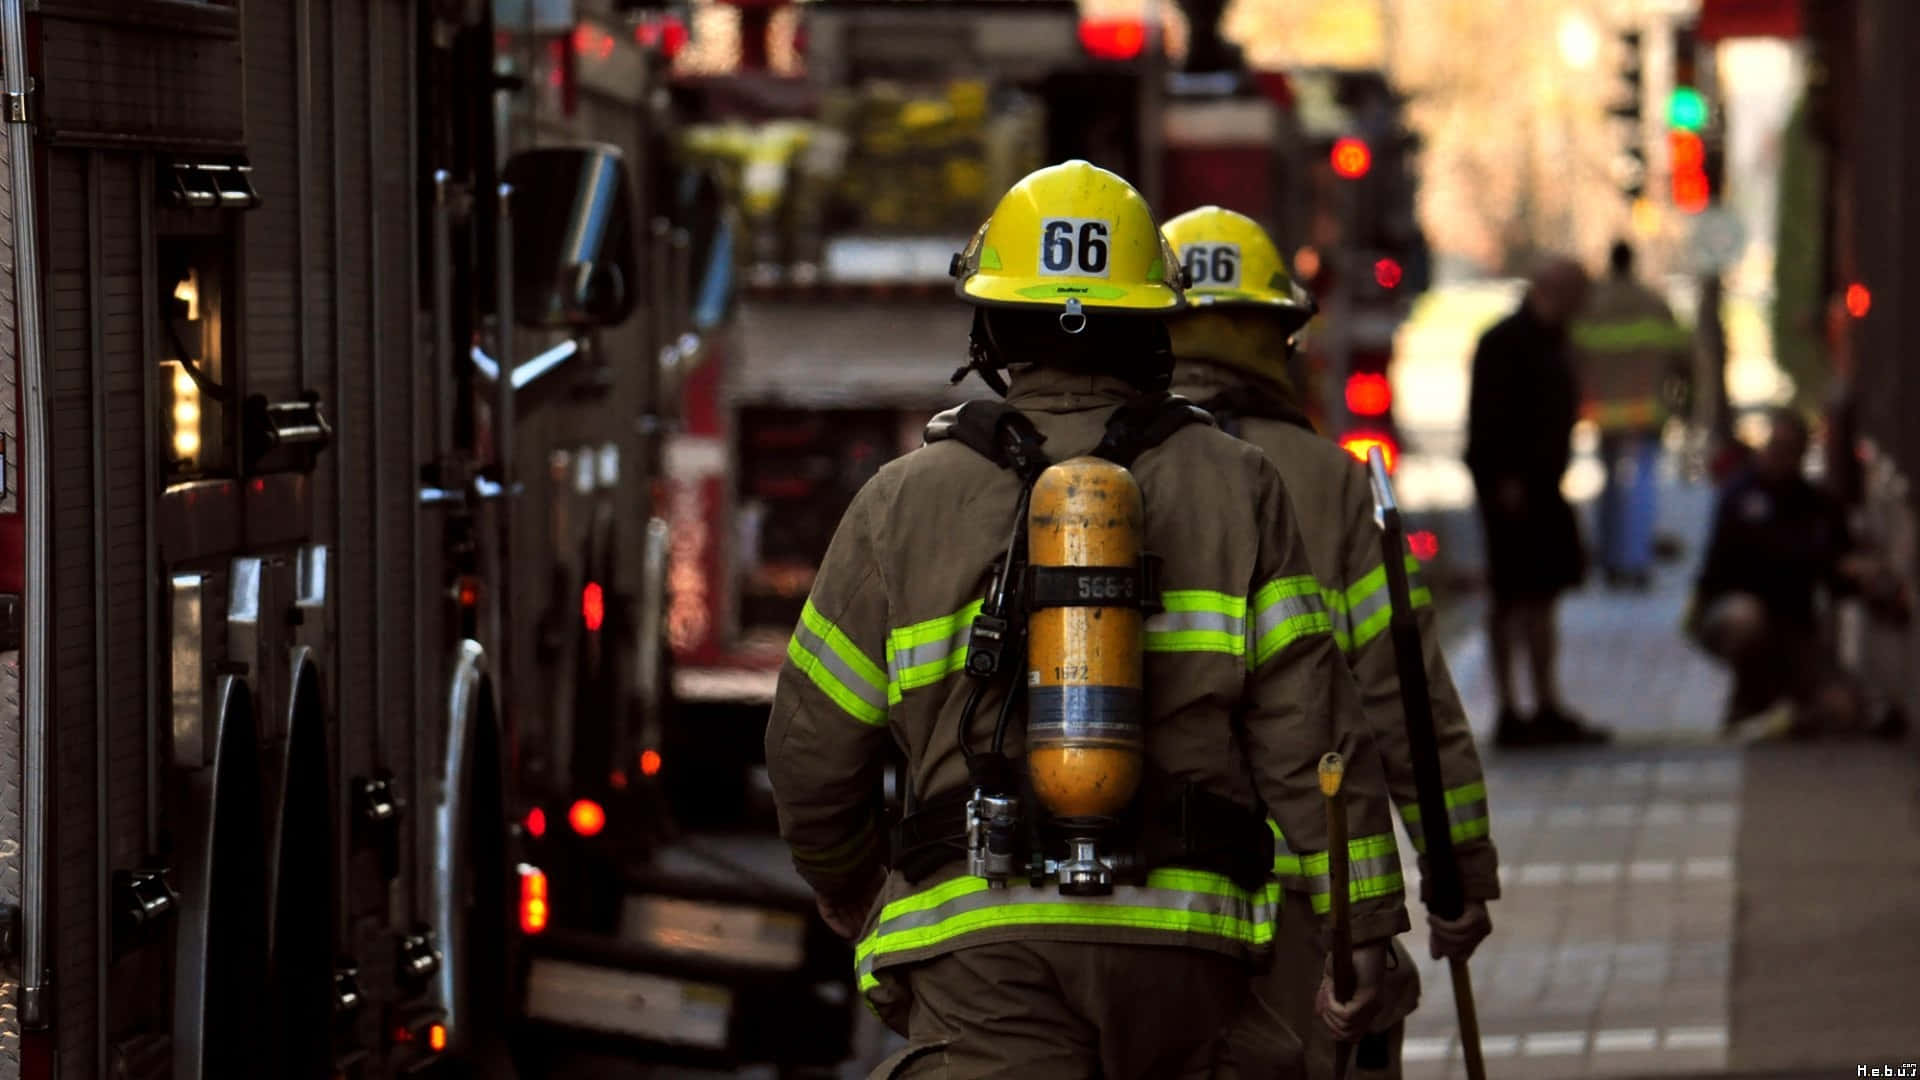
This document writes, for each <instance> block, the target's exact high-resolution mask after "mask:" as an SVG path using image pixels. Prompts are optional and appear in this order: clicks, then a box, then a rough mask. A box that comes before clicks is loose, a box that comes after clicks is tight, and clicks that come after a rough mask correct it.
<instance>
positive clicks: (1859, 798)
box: [1406, 476, 1920, 1078]
mask: <svg viewBox="0 0 1920 1080" xmlns="http://www.w3.org/2000/svg"><path fill="white" fill-rule="evenodd" d="M1668 480H1669V483H1672V478H1671V476H1669V478H1668ZM1710 502H1711V494H1710V492H1708V491H1707V490H1705V489H1702V488H1679V487H1669V488H1668V490H1667V492H1666V495H1665V499H1664V503H1663V526H1664V527H1665V528H1666V529H1668V530H1671V531H1673V532H1676V533H1678V534H1680V535H1681V536H1683V537H1685V538H1686V539H1687V541H1688V552H1687V555H1686V556H1685V557H1684V558H1683V559H1682V561H1681V562H1680V563H1679V564H1677V565H1671V566H1666V567H1663V568H1662V569H1661V571H1660V574H1659V578H1658V581H1657V583H1656V586H1655V588H1654V590H1653V591H1652V592H1651V593H1650V594H1632V593H1609V592H1605V591H1602V590H1600V589H1598V588H1592V587H1590V588H1589V589H1587V590H1585V591H1582V592H1580V593H1577V594H1574V595H1573V596H1572V597H1570V598H1569V600H1568V602H1567V603H1566V604H1565V605H1564V607H1563V609H1562V612H1561V617H1560V627H1561V635H1562V661H1561V671H1562V677H1563V680H1564V684H1565V692H1566V695H1567V697H1568V699H1569V701H1570V702H1571V703H1573V704H1574V705H1575V707H1577V708H1579V709H1581V710H1582V711H1584V712H1585V713H1586V714H1587V715H1588V716H1589V717H1590V718H1591V719H1593V720H1594V721H1596V722H1599V723H1603V724H1606V725H1608V726H1611V727H1613V728H1614V729H1615V731H1616V735H1617V741H1616V744H1615V745H1614V746H1610V747H1606V748H1599V749H1592V750H1564V751H1553V752H1538V751H1534V752H1521V753H1514V752H1508V753H1501V752H1499V751H1496V750H1493V749H1492V746H1491V738H1490V736H1491V732H1490V730H1488V728H1489V726H1490V724H1491V721H1492V718H1493V715H1494V702H1493V693H1492V686H1491V682H1490V677H1489V672H1488V670H1487V665H1486V657H1485V651H1484V646H1483V644H1482V640H1481V638H1480V635H1479V634H1478V632H1477V628H1474V630H1473V632H1470V633H1468V634H1467V635H1466V636H1465V637H1463V638H1462V639H1460V640H1458V641H1457V642H1456V644H1455V645H1454V646H1453V647H1452V648H1451V649H1450V657H1451V664H1452V667H1453V671H1454V675H1455V678H1456V680H1457V681H1458V683H1459V685H1460V688H1461V692H1462V694H1463V696H1464V697H1465V698H1466V700H1467V705H1468V712H1469V714H1470V715H1471V716H1473V717H1474V720H1475V723H1476V725H1478V726H1477V728H1476V733H1477V734H1478V735H1480V737H1481V745H1482V748H1483V750H1482V752H1483V756H1484V759H1485V761H1486V764H1487V768H1488V788H1489V794H1490V797H1491V798H1490V801H1491V806H1492V812H1493V821H1494V825H1493V835H1494V837H1495V840H1496V842H1497V843H1498V844H1499V846H1500V850H1501V855H1502V860H1503V866H1502V873H1501V877H1502V888H1503V891H1504V893H1505V896H1504V898H1503V899H1502V900H1501V901H1500V902H1499V903H1497V904H1496V905H1495V906H1494V909H1493V910H1494V922H1495V928H1496V929H1495V934H1494V936H1493V937H1492V938H1491V939H1490V940H1489V941H1488V943H1487V944H1486V945H1485V946H1483V948H1482V950H1481V952H1480V953H1479V954H1478V955H1477V956H1476V958H1475V960H1474V963H1473V974H1474V983H1475V988H1476V991H1477V993H1476V996H1477V998H1478V1001H1479V1015H1480V1027H1481V1032H1482V1048H1483V1052H1484V1054H1485V1057H1486V1059H1487V1065H1488V1075H1489V1076H1495V1077H1526V1078H1549V1077H1561V1076H1629V1075H1690V1074H1698V1073H1715V1072H1721V1071H1723V1070H1740V1071H1744V1070H1747V1069H1753V1068H1760V1067H1768V1068H1779V1067H1785V1066H1806V1067H1817V1068H1818V1067H1845V1068H1846V1069H1847V1071H1846V1073H1845V1075H1853V1073H1852V1066H1853V1065H1855V1064H1862V1063H1873V1062H1877V1061H1882V1060H1884V1059H1895V1058H1897V1059H1898V1060H1900V1061H1903V1062H1904V1061H1908V1060H1912V1059H1913V1058H1914V1057H1915V1055H1916V1054H1920V1024H1916V1023H1914V1022H1913V1021H1912V1017H1913V1015H1914V1013H1913V1010H1912V1008H1911V1003H1912V1002H1913V1000H1915V998H1914V990H1913V987H1914V986H1915V985H1916V984H1920V951H1916V949H1915V948H1914V947H1913V946H1911V945H1909V944H1906V943H1907V942H1910V941H1911V940H1912V938H1913V930H1914V928H1915V922H1916V918H1917V916H1916V915H1914V914H1902V915H1898V916H1891V917H1890V916H1889V915H1888V914H1887V913H1888V912H1891V911H1894V910H1900V909H1901V907H1900V902H1899V901H1898V900H1897V899H1895V898H1894V897H1896V896H1897V895H1898V893H1899V891H1900V890H1904V891H1905V892H1906V894H1907V895H1908V896H1911V890H1912V888H1913V886H1914V882H1915V881H1916V880H1920V878H1916V875H1915V874H1914V873H1913V872H1912V871H1913V868H1915V867H1916V866H1917V865H1920V830H1916V826H1915V821H1914V816H1913V814H1912V813H1911V812H1910V810H1909V809H1906V808H1910V806H1911V796H1912V792H1913V791H1914V785H1915V780H1914V776H1915V770H1914V768H1913V757H1912V754H1911V751H1910V750H1902V749H1896V748H1894V747H1889V746H1887V745H1886V744H1881V743H1865V742H1852V743H1822V744H1775V745H1770V746H1766V747H1761V748H1756V749H1751V750H1743V749H1742V748H1739V747H1737V746H1733V745H1729V744H1725V743H1722V742H1720V741H1719V740H1718V739H1717V729H1718V718H1719V715H1720V707H1721V701H1722V695H1723V694H1724V692H1725V681H1724V677H1723V676H1722V675H1721V674H1720V673H1719V672H1718V671H1717V670H1716V669H1715V668H1713V667H1712V666H1711V665H1709V664H1708V663H1707V662H1706V661H1705V660H1704V659H1703V658H1702V657H1701V655H1700V654H1699V653H1697V652H1696V651H1694V650H1693V649H1692V648H1691V647H1690V646H1688V645H1687V644H1686V643H1685V642H1684V641H1683V640H1682V639H1681V637H1680V636H1679V634H1678V632H1677V626H1678V623H1679V620H1680V616H1681V612H1682V610H1683V607H1684V605H1685V603H1686V599H1687V590H1688V587H1689V583H1690V579H1691V576H1692V572H1693V564H1694V561H1695V559H1696V558H1697V555H1698V551H1699V545H1700V542H1701V540H1702V539H1703V537H1702V536H1701V535H1700V534H1701V532H1702V531H1703V529H1704V525H1705V521H1706V516H1707V512H1708V509H1709V506H1710ZM1761 777H1764V781H1762V780H1761ZM1849 778H1850V779H1852V780H1854V781H1855V783H1853V784H1852V785H1849V784H1848V783H1847V780H1848V779H1849ZM1862 804H1864V807H1863V808H1862ZM1856 808H1860V809H1856ZM1842 816H1851V817H1857V818H1862V819H1863V820H1860V821H1859V825H1858V831H1853V832H1847V831H1843V830H1840V829H1837V828H1834V829H1828V828H1822V827H1820V824H1819V823H1822V822H1824V821H1826V820H1829V819H1830V818H1834V819H1837V818H1840V817H1842ZM1809 817H1810V818H1811V821H1809V820H1807V819H1808V818H1809ZM1783 821H1786V822H1798V825H1799V827H1798V828H1797V829H1795V830H1787V829H1785V828H1783V827H1782V825H1781V823H1782V822H1783ZM1757 823H1763V824H1758V827H1756V825H1757ZM1836 823H1837V822H1836ZM1856 850H1857V851H1858V854H1857V855H1856V854H1854V852H1855V851H1856ZM1889 859H1891V860H1893V863H1894V865H1893V866H1892V867H1887V866H1886V864H1887V861H1888V860H1889ZM1859 865H1864V866H1868V867H1871V868H1873V869H1874V870H1875V871H1877V872H1878V873H1877V874H1876V878H1875V880H1876V881H1877V882H1881V883H1884V884H1885V888H1886V890H1887V891H1888V892H1889V893H1892V894H1893V895H1892V896H1889V897H1887V898H1886V899H1880V900H1875V901H1873V902H1872V904H1871V906H1866V905H1854V904H1851V903H1850V902H1849V901H1847V900H1845V899H1843V897H1844V896H1846V895H1847V894H1848V893H1850V892H1851V889H1850V888H1849V887H1848V886H1846V885H1843V884H1841V882H1843V881H1845V880H1847V879H1846V878H1845V877H1842V876H1839V875H1838V874H1835V873H1833V871H1837V870H1842V869H1849V870H1850V869H1853V868H1855V867H1856V866H1859ZM1882 868H1885V869H1884V871H1883V870H1882ZM1903 868H1904V869H1905V871H1906V872H1905V876H1904V878H1903V879H1902V878H1899V877H1898V876H1897V875H1898V874H1899V873H1900V870H1901V869H1903ZM1823 871H1824V872H1823ZM1810 878H1811V879H1812V880H1809V879H1810ZM1896 881H1898V882H1899V884H1897V885H1896V884H1894V882H1896ZM1796 885H1797V886H1798V888H1797V890H1796V889H1795V888H1794V887H1793V886H1796ZM1912 907H1913V905H1911V904H1910V903H1909V904H1907V905H1906V906H1905V909H1904V910H1906V911H1909V912H1910V911H1911V910H1912ZM1875 913H1877V914H1875ZM1896 927H1897V928H1899V929H1896ZM1870 928H1871V929H1882V930H1887V931H1892V933H1893V935H1894V936H1893V937H1892V938H1891V939H1884V938H1882V937H1881V936H1879V935H1876V934H1872V933H1871V929H1870ZM1423 930H1424V928H1423V927H1422V926H1419V925H1416V929H1415V932H1414V934H1413V935H1412V940H1410V941H1409V947H1410V948H1412V949H1413V950H1414V952H1415V954H1416V956H1418V957H1419V958H1420V959H1421V975H1422V982H1423V985H1424V987H1425V1001H1424V1003H1423V1004H1422V1006H1421V1009H1420V1011H1419V1012H1418V1013H1417V1014H1416V1015H1415V1016H1414V1017H1413V1019H1412V1020H1411V1021H1410V1022H1409V1031H1408V1034H1409V1037H1408V1041H1407V1047H1406V1057H1407V1060H1408V1066H1407V1075H1408V1076H1409V1077H1410V1078H1430V1077H1442V1076H1445V1077H1458V1076H1464V1069H1463V1067H1462V1065H1461V1064H1460V1059H1459V1048H1458V1043H1457V1039H1456V1037H1455V1032H1456V1026H1455V1019H1454V1002H1453V997H1452V990H1451V987H1450V984H1449V978H1448V974H1447V971H1446V968H1445V967H1444V966H1443V965H1441V964H1438V963H1437V962H1434V961H1432V960H1430V959H1427V958H1426V957H1425V948H1426V945H1425V935H1424V932H1423ZM1869 937H1871V939H1872V940H1874V941H1880V940H1891V941H1897V942H1900V944H1897V945H1893V946H1892V947H1890V948H1870V947H1862V946H1863V941H1864V939H1867V938H1869ZM1816 941H1818V942H1827V941H1831V942H1832V944H1833V947H1832V948H1830V949H1822V948H1819V947H1817V946H1816V944H1815V943H1816ZM1849 946H1851V947H1850V948H1849ZM1843 949H1844V950H1846V951H1845V952H1844V953H1842V952H1840V950H1843ZM1888 992H1892V993H1895V994H1899V995H1901V996H1902V997H1903V998H1904V1000H1905V1001H1906V1002H1907V1006H1906V1007H1904V1012H1898V1011H1894V1010H1893V1009H1891V1008H1890V1007H1889V1005H1888V1004H1887V1002H1886V1000H1885V998H1884V997H1877V996H1876V995H1879V994H1885V993H1888ZM1862 1009H1865V1010H1866V1013H1865V1014H1862V1013H1861V1011H1860V1010H1862ZM1760 1017H1764V1019H1763V1020H1758V1019H1757V1018H1760ZM1836 1024H1846V1025H1847V1026H1846V1028H1845V1030H1846V1033H1847V1037H1845V1038H1835V1037H1834V1036H1835V1034H1836V1028H1835V1025H1836ZM1901 1054H1905V1055H1906V1056H1905V1057H1899V1055H1901ZM1809 1075H1834V1076H1837V1075H1842V1074H1841V1073H1839V1072H1834V1071H1831V1070H1830V1069H1828V1070H1826V1071H1815V1072H1812V1073H1810V1074H1809Z"/></svg>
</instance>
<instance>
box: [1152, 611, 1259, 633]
mask: <svg viewBox="0 0 1920 1080" xmlns="http://www.w3.org/2000/svg"><path fill="white" fill-rule="evenodd" d="M1246 627H1247V621H1246V620H1245V619H1243V618H1241V617H1239V616H1238V615H1224V614H1221V613H1220V612H1217V611H1163V612H1161V613H1160V614H1158V615H1149V616H1147V622H1146V631H1147V633H1149V634H1167V633H1176V632H1179V631H1182V630H1212V631H1216V632H1218V633H1223V634H1235V635H1239V634H1244V633H1246Z"/></svg>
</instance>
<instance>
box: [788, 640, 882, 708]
mask: <svg viewBox="0 0 1920 1080" xmlns="http://www.w3.org/2000/svg"><path fill="white" fill-rule="evenodd" d="M793 636H794V638H795V639H796V640H797V641H799V642H800V648H801V649H802V650H804V651H805V652H806V654H807V655H808V656H811V657H813V659H814V662H815V663H816V664H818V665H819V666H820V667H822V668H825V669H826V671H827V673H828V674H829V675H831V676H832V677H833V679H834V681H836V682H838V683H839V684H840V685H841V686H842V687H844V688H845V689H846V691H847V692H848V693H850V694H852V695H853V696H854V697H857V698H859V699H860V700H861V701H863V702H865V703H866V704H868V705H871V706H872V707H873V708H874V711H876V712H878V713H880V714H881V715H882V716H885V715H886V712H887V688H886V687H884V686H875V685H873V684H872V683H870V682H868V681H867V677H866V676H865V675H862V674H860V673H859V672H857V671H855V670H853V668H852V667H851V666H850V665H848V663H847V662H846V661H845V660H843V659H841V658H840V654H839V653H837V652H834V651H833V646H832V645H830V644H828V643H827V639H826V638H823V637H821V636H820V635H819V634H816V633H814V632H813V627H811V626H808V625H807V621H806V620H805V619H802V620H800V624H799V625H798V626H796V627H794V630H793Z"/></svg>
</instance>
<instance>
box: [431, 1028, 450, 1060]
mask: <svg viewBox="0 0 1920 1080" xmlns="http://www.w3.org/2000/svg"><path fill="white" fill-rule="evenodd" d="M427 1045H428V1046H431V1047H432V1048H433V1052H434V1053H436V1054H437V1053H439V1052H440V1051H442V1050H445V1049H446V1048H447V1025H445V1024H435V1025H433V1026H432V1027H430V1028H428V1029H427Z"/></svg>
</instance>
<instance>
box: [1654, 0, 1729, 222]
mask: <svg viewBox="0 0 1920 1080" xmlns="http://www.w3.org/2000/svg"><path fill="white" fill-rule="evenodd" d="M1696 50H1697V45H1696V43H1695V41H1694V34H1693V28H1692V27H1691V26H1686V25H1681V26H1676V27H1674V30H1673V92H1672V93H1671V94H1669V95H1668V96H1667V109H1666V122H1667V158H1668V166H1669V168H1668V175H1669V178H1670V180H1669V190H1668V193H1669V195H1670V196H1671V197H1672V199H1673V206H1674V209H1676V210H1678V211H1680V212H1681V213H1683V214H1698V213H1700V212H1701V211H1703V210H1705V209H1706V208H1707V207H1708V206H1710V205H1711V204H1712V202H1713V179H1712V178H1713V174H1714V172H1715V171H1716V169H1715V166H1716V165H1717V162H1715V161H1712V160H1709V158H1710V157H1713V156H1717V155H1716V154H1715V151H1716V150H1717V146H1715V147H1710V146H1709V145H1708V138H1709V137H1710V136H1715V135H1716V134H1717V133H1715V132H1711V131H1709V130H1708V129H1709V125H1710V122H1711V120H1712V118H1713V110H1712V108H1711V107H1710V106H1709V105H1708V103H1707V98H1706V95H1705V94H1703V93H1701V91H1700V87H1699V76H1698V72H1697V68H1696V64H1695V57H1696V55H1697V52H1696ZM1716 141H1717V140H1716Z"/></svg>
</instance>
